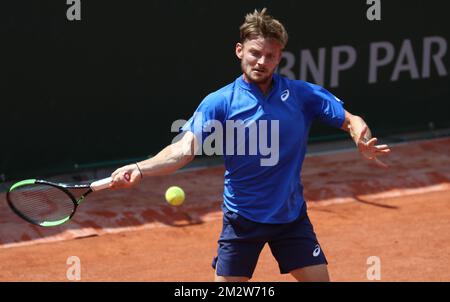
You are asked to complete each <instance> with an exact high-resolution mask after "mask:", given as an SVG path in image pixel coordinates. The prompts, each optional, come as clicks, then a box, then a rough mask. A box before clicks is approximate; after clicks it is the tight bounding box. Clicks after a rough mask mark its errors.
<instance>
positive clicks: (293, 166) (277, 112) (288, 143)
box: [111, 9, 390, 281]
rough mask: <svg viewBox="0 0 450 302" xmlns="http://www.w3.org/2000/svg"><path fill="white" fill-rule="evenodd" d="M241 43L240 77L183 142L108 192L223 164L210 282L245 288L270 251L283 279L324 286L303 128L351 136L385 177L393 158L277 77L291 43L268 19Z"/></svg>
mask: <svg viewBox="0 0 450 302" xmlns="http://www.w3.org/2000/svg"><path fill="white" fill-rule="evenodd" d="M240 36H241V37H240V42H239V43H237V44H236V56H237V57H238V58H239V59H240V60H241V68H242V72H243V74H242V75H241V76H239V77H238V78H237V79H236V80H235V81H234V82H233V83H231V84H229V85H227V86H225V87H223V88H222V89H219V90H217V91H215V92H213V93H211V94H209V95H208V96H207V97H206V98H205V99H204V100H203V101H202V102H201V103H200V105H199V107H198V108H197V110H196V112H195V113H194V115H193V117H192V118H191V119H190V120H189V121H188V122H187V123H186V124H185V125H184V126H183V128H182V131H183V133H184V135H183V137H182V139H181V140H179V141H178V142H176V143H174V144H172V145H170V146H168V147H166V148H165V149H163V150H162V151H161V152H160V153H159V154H157V155H156V156H155V157H153V158H151V159H148V160H145V161H142V162H139V163H136V164H134V165H128V166H125V167H122V168H120V169H117V170H116V171H115V172H114V173H113V174H112V177H113V183H112V185H111V186H112V187H113V188H118V187H129V186H132V185H135V184H137V183H138V182H139V181H140V179H141V178H142V177H144V176H145V177H147V176H154V175H163V174H168V173H172V172H174V171H176V170H177V169H179V168H181V167H182V166H184V165H186V164H187V163H189V162H190V161H191V160H192V159H193V158H194V156H195V154H201V153H203V152H205V153H206V154H212V153H214V152H215V153H216V154H217V153H220V154H223V156H224V163H225V176H224V178H225V181H224V195H223V198H224V202H223V206H222V208H223V213H224V216H223V229H222V233H221V235H220V238H219V241H218V243H219V247H218V253H217V257H215V258H214V259H213V263H212V266H213V268H214V269H215V272H216V274H215V280H216V281H246V280H249V279H250V278H251V277H252V274H253V271H254V269H255V267H256V263H257V260H258V257H259V254H260V252H261V250H262V248H263V247H264V245H265V244H266V243H268V244H269V246H270V249H271V251H272V254H273V255H274V257H275V259H276V260H277V262H278V264H279V268H280V272H281V273H290V274H291V275H292V276H293V277H294V278H296V279H297V280H299V281H328V280H329V276H328V270H327V260H326V258H325V255H324V253H323V250H322V249H321V247H320V244H319V242H318V240H317V238H316V235H315V233H314V229H313V226H312V224H311V222H310V220H309V218H308V215H307V206H306V203H305V200H304V198H303V186H302V182H301V179H300V171H301V167H302V163H303V160H304V157H305V151H306V145H307V139H308V133H309V129H310V126H311V124H312V122H313V121H314V120H319V121H321V122H323V123H325V124H328V125H330V126H332V127H336V128H341V129H343V130H345V131H348V132H349V133H350V135H351V136H352V138H353V140H354V141H355V143H356V145H357V147H358V149H359V151H360V152H361V153H362V155H363V156H364V157H365V158H367V159H368V160H372V161H374V162H375V163H377V164H378V165H380V166H382V167H386V165H385V164H384V163H383V162H382V161H380V160H379V159H378V158H377V157H378V156H380V155H384V154H387V153H389V152H390V149H389V147H388V146H387V145H375V144H376V141H377V139H376V138H371V134H370V130H369V129H368V127H367V125H366V123H365V122H364V121H363V120H362V119H361V118H360V117H358V116H355V115H352V114H350V113H349V112H347V111H346V110H345V109H344V108H343V102H342V101H341V100H339V99H338V98H337V97H335V96H333V95H332V94H331V93H330V92H328V91H327V90H325V89H324V88H322V87H320V86H318V85H314V84H311V83H307V82H304V81H297V80H290V79H287V78H285V77H282V76H280V75H277V74H275V73H274V72H275V70H276V67H277V66H278V64H279V62H280V59H281V53H282V50H283V48H284V47H285V45H286V43H287V39H288V36H287V33H286V30H285V29H284V27H283V25H282V24H281V23H280V22H279V21H278V20H275V19H273V18H272V17H271V16H269V15H267V14H266V10H265V9H263V10H262V11H256V10H255V12H254V13H252V14H248V15H247V16H246V18H245V22H244V24H242V26H241V28H240ZM212 141H214V147H213V144H212ZM212 149H214V150H212ZM211 151H214V152H211ZM127 176H131V177H127Z"/></svg>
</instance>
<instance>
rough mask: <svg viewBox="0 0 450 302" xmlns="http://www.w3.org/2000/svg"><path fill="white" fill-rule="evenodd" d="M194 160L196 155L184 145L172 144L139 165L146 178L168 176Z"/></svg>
mask: <svg viewBox="0 0 450 302" xmlns="http://www.w3.org/2000/svg"><path fill="white" fill-rule="evenodd" d="M193 158H194V155H193V154H191V152H190V150H186V148H184V146H183V145H182V144H172V145H169V146H167V147H166V148H164V149H163V150H161V151H160V152H159V153H158V154H157V155H156V156H154V157H152V158H150V159H147V160H144V161H141V162H139V163H137V164H138V166H139V168H140V170H141V172H142V174H143V176H144V177H146V176H157V175H167V174H171V173H173V172H175V171H176V170H178V169H180V168H182V167H183V166H185V165H187V164H188V163H189V162H191V161H192V159H193Z"/></svg>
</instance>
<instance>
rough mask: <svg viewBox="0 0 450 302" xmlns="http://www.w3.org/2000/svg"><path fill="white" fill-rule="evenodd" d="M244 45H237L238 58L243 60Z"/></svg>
mask: <svg viewBox="0 0 450 302" xmlns="http://www.w3.org/2000/svg"><path fill="white" fill-rule="evenodd" d="M243 50H244V45H242V43H236V56H237V57H238V58H239V59H240V60H242V56H243Z"/></svg>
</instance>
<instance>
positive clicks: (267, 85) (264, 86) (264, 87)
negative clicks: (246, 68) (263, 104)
mask: <svg viewBox="0 0 450 302" xmlns="http://www.w3.org/2000/svg"><path fill="white" fill-rule="evenodd" d="M244 81H246V82H247V83H253V84H255V85H256V86H258V88H259V90H261V92H262V94H264V95H265V96H267V95H268V94H269V92H270V90H271V89H272V84H273V79H272V77H270V78H269V79H268V80H267V81H266V82H264V83H255V82H253V81H252V80H250V79H249V78H248V77H247V76H246V75H245V74H244Z"/></svg>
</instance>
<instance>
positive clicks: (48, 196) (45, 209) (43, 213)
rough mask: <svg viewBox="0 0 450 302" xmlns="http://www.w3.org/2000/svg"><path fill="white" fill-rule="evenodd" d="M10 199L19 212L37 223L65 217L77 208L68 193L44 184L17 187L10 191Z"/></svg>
mask: <svg viewBox="0 0 450 302" xmlns="http://www.w3.org/2000/svg"><path fill="white" fill-rule="evenodd" d="M9 200H10V202H11V203H12V205H13V206H14V208H15V209H16V210H17V211H18V212H20V213H21V214H22V215H24V216H25V217H27V218H28V219H29V220H32V221H33V222H37V223H41V222H47V221H57V220H60V219H64V218H66V217H68V216H70V215H71V214H72V213H73V211H74V209H75V206H74V203H73V201H72V199H71V198H70V196H69V195H68V194H66V193H65V192H64V191H62V190H60V189H58V188H55V187H52V186H49V185H43V184H33V185H27V186H22V187H19V188H16V189H15V190H13V191H11V192H9Z"/></svg>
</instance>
